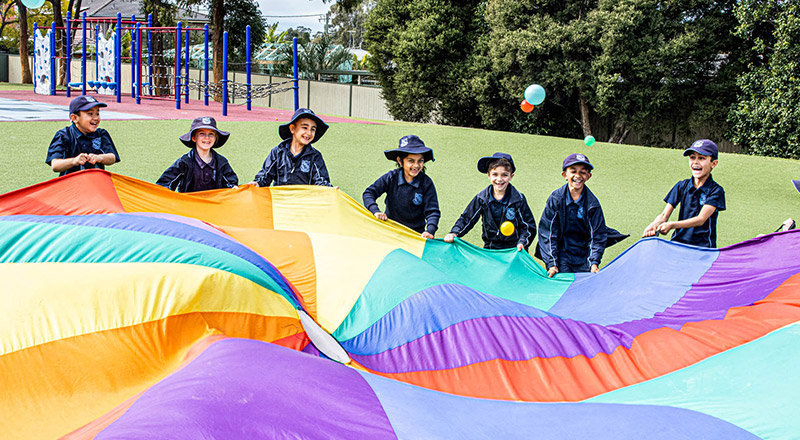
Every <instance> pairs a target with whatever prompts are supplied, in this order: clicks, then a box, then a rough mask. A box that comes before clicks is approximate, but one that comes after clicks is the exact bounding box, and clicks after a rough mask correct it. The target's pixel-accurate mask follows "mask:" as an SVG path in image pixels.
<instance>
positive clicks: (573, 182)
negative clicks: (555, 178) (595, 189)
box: [561, 163, 592, 191]
mask: <svg viewBox="0 0 800 440" xmlns="http://www.w3.org/2000/svg"><path fill="white" fill-rule="evenodd" d="M561 176H562V177H563V178H564V179H566V180H567V183H568V184H569V190H570V191H583V187H584V185H586V181H587V180H589V179H591V177H592V172H591V170H589V167H587V166H586V165H584V164H582V163H577V164H575V165H570V166H568V167H567V168H565V169H564V171H563V172H562V173H561Z"/></svg>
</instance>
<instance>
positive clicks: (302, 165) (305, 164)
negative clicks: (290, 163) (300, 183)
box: [300, 160, 311, 173]
mask: <svg viewBox="0 0 800 440" xmlns="http://www.w3.org/2000/svg"><path fill="white" fill-rule="evenodd" d="M310 169H311V162H309V161H307V160H303V161H302V162H300V171H302V172H304V173H307V172H308V171H309V170H310Z"/></svg>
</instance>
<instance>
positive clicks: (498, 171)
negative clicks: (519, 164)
mask: <svg viewBox="0 0 800 440" xmlns="http://www.w3.org/2000/svg"><path fill="white" fill-rule="evenodd" d="M513 178H514V173H512V172H511V170H509V169H508V168H506V167H504V166H499V167H494V168H492V169H491V170H489V181H490V182H492V188H493V189H494V191H495V193H500V194H503V193H505V191H506V188H508V183H509V182H511V179H513Z"/></svg>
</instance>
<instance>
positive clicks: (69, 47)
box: [64, 11, 72, 98]
mask: <svg viewBox="0 0 800 440" xmlns="http://www.w3.org/2000/svg"><path fill="white" fill-rule="evenodd" d="M71 18H72V14H71V13H70V11H67V49H66V50H65V51H64V52H65V53H66V55H67V56H66V60H65V61H64V64H66V65H67V71H66V73H67V98H69V97H70V96H71V93H70V90H69V89H70V87H69V82H70V81H71V80H72V75H70V73H72V72H70V70H72V69H70V67H72V66H71V65H70V64H71V63H70V62H71V61H72V41H71V40H72V39H71V38H70V35H71V33H70V31H71V29H70V22H69V21H70V19H71Z"/></svg>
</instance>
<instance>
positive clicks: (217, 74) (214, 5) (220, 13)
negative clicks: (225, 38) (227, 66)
mask: <svg viewBox="0 0 800 440" xmlns="http://www.w3.org/2000/svg"><path fill="white" fill-rule="evenodd" d="M211 24H212V25H213V26H214V28H213V31H212V32H211V43H212V48H213V49H212V50H213V52H214V83H215V84H219V85H220V87H221V86H223V84H222V82H221V81H222V58H223V56H224V55H223V54H222V32H223V31H224V30H225V1H224V0H212V2H211ZM214 101H217V102H222V93H221V92H218V93H215V94H214Z"/></svg>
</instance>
